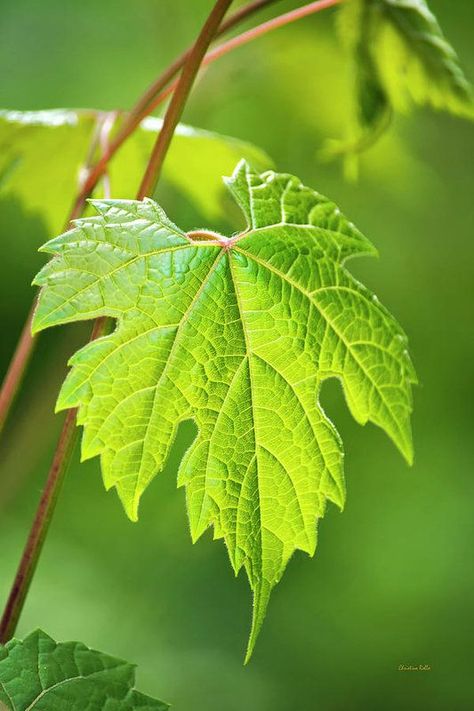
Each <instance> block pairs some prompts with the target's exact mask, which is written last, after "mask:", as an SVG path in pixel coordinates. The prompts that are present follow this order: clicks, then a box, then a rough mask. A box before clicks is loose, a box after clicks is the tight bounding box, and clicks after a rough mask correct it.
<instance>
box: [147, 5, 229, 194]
mask: <svg viewBox="0 0 474 711" xmlns="http://www.w3.org/2000/svg"><path fill="white" fill-rule="evenodd" d="M231 3H232V0H217V2H216V4H215V5H214V7H213V9H212V11H211V14H210V15H209V17H208V19H207V20H206V22H205V23H204V26H203V28H202V30H201V32H200V33H199V36H198V38H197V40H196V42H195V44H194V46H193V48H192V49H191V51H190V52H189V54H188V56H187V58H186V61H185V62H184V65H183V69H182V72H181V74H180V77H179V79H178V81H177V83H176V87H175V90H174V92H173V97H172V99H171V102H170V104H169V106H168V108H167V110H166V113H165V117H164V120H163V126H162V128H161V131H160V132H159V134H158V138H157V139H156V143H155V146H154V148H153V151H152V154H151V157H150V160H149V162H148V166H147V168H146V170H145V175H144V176H143V180H142V182H141V185H140V188H139V190H138V194H137V199H138V200H142V199H143V198H144V197H146V196H147V195H152V194H153V192H154V190H155V187H156V184H157V182H158V179H159V177H160V174H161V169H162V166H163V162H164V160H165V157H166V154H167V152H168V149H169V146H170V143H171V139H172V138H173V134H174V131H175V128H176V126H177V125H178V121H179V119H180V118H181V115H182V113H183V109H184V107H185V105H186V101H187V99H188V96H189V94H190V92H191V89H192V87H193V84H194V81H195V79H196V76H197V73H198V71H199V68H200V66H201V64H202V60H203V59H204V55H205V54H206V52H207V49H208V47H209V45H210V44H211V42H212V40H213V39H214V37H215V34H216V32H217V30H218V29H219V25H220V24H221V21H222V18H223V17H224V15H225V13H226V12H227V10H228V9H229V7H230V5H231Z"/></svg>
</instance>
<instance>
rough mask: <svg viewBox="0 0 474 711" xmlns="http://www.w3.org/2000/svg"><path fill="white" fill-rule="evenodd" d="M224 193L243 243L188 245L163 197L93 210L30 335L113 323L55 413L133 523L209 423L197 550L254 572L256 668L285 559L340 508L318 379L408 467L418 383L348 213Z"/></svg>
mask: <svg viewBox="0 0 474 711" xmlns="http://www.w3.org/2000/svg"><path fill="white" fill-rule="evenodd" d="M226 182H227V185H228V187H229V189H230V191H231V193H232V195H233V196H234V198H235V199H236V201H237V202H238V204H239V205H240V207H241V209H242V210H243V212H244V214H245V217H246V219H247V223H248V226H247V229H246V230H245V231H244V232H243V233H241V234H238V235H235V236H234V237H231V238H226V237H223V236H220V235H216V234H215V233H209V234H207V235H203V234H200V233H198V234H196V235H195V238H193V237H192V235H191V236H189V235H187V234H186V233H184V232H182V231H181V230H180V229H179V228H178V227H176V225H174V224H173V223H172V222H170V220H169V219H168V218H167V216H166V215H165V213H164V212H163V210H162V209H161V208H160V207H159V206H158V205H157V204H156V203H155V202H153V201H152V200H145V201H143V202H137V201H133V200H123V201H116V200H109V201H93V203H92V204H93V205H94V207H95V209H96V210H97V212H98V216H97V217H94V218H87V219H82V220H78V221H76V223H75V227H74V229H72V230H70V231H69V232H67V233H66V234H64V235H61V236H60V237H58V238H56V239H54V240H51V241H50V242H48V243H47V244H46V245H45V246H44V247H43V250H44V251H45V252H47V253H49V254H52V255H54V258H53V259H52V260H51V261H50V262H49V263H48V264H47V265H46V266H45V267H44V268H43V269H42V271H41V272H40V273H39V274H38V276H37V277H36V279H35V283H36V284H38V285H40V286H41V287H42V290H41V294H40V301H39V306H38V310H37V312H36V315H35V318H34V330H35V331H38V330H40V329H43V328H46V327H48V326H53V325H55V324H60V323H67V322H70V321H77V320H83V319H91V318H96V317H98V316H104V315H105V316H111V317H112V318H114V319H116V320H117V328H116V330H115V331H114V333H112V334H111V335H109V336H107V337H105V338H101V339H99V340H97V341H94V342H92V343H90V344H89V345H87V346H86V347H85V348H83V349H81V350H80V351H79V352H78V353H76V354H75V355H74V356H73V358H72V359H71V365H72V370H71V372H70V374H69V376H68V377H67V379H66V381H65V383H64V386H63V388H62V390H61V393H60V396H59V401H58V409H59V410H61V409H65V408H70V407H76V406H77V407H79V416H78V421H79V423H80V424H82V425H84V437H83V442H82V456H83V458H84V459H86V458H89V457H93V456H95V455H100V456H101V463H102V471H103V476H104V482H105V486H106V487H107V488H110V487H115V488H116V489H117V491H118V494H119V496H120V498H121V500H122V502H123V504H124V507H125V510H126V512H127V513H128V515H129V517H130V518H131V519H132V520H135V519H136V518H137V512H138V504H139V501H140V497H141V495H142V493H143V491H144V490H145V489H146V487H147V486H148V484H149V483H150V481H151V480H152V479H153V477H154V476H156V474H157V473H158V472H159V471H160V469H161V468H162V467H163V464H164V462H165V460H166V457H167V455H168V452H169V449H170V446H171V443H172V441H173V438H174V436H175V432H176V428H177V425H178V423H179V422H181V421H183V420H186V419H190V418H193V419H194V420H195V421H196V424H197V426H198V428H199V435H198V437H197V439H196V441H195V442H194V444H193V446H192V447H191V449H190V450H189V451H188V453H187V455H186V456H185V458H184V460H183V462H182V463H181V467H180V471H179V484H180V485H184V486H186V493H187V503H188V512H189V519H190V524H191V533H192V537H193V539H194V540H196V539H197V538H198V537H199V536H200V535H201V534H202V533H203V531H205V530H206V528H207V527H208V526H210V525H212V526H213V527H214V533H215V537H216V538H224V540H225V542H226V544H227V547H228V550H229V556H230V560H231V563H232V565H233V567H234V570H235V572H236V573H237V572H238V571H239V570H240V568H241V567H242V566H243V567H244V568H245V570H246V572H247V575H248V578H249V581H250V585H251V588H252V590H253V592H254V613H253V624H252V632H251V637H250V642H249V650H248V654H250V653H251V650H252V648H253V645H254V643H255V639H256V636H257V633H258V630H259V628H260V626H261V623H262V620H263V617H264V614H265V608H266V605H267V602H268V598H269V595H270V591H271V589H272V587H273V586H274V585H275V584H276V583H277V582H278V580H279V579H280V578H281V576H282V574H283V571H284V569H285V566H286V564H287V562H288V560H289V558H290V556H291V555H292V553H293V552H294V550H295V549H300V550H303V551H306V552H307V553H309V554H310V555H312V554H313V553H314V550H315V546H316V520H317V519H318V518H319V517H321V516H322V515H323V513H324V508H325V503H326V500H327V499H329V500H330V501H333V502H334V503H335V504H337V505H338V506H340V507H341V508H342V506H343V504H344V496H345V489H344V479H343V467H342V464H343V451H342V444H341V441H340V438H339V436H338V434H337V432H336V429H335V428H334V426H333V424H332V423H331V422H330V421H329V419H328V418H327V417H326V415H325V414H324V412H323V410H322V408H321V405H320V403H319V400H318V393H319V390H320V386H321V382H322V381H323V380H324V379H325V378H330V377H336V378H339V379H340V380H341V382H342V385H343V388H344V392H345V395H346V399H347V402H348V405H349V408H350V410H351V412H352V414H353V415H354V417H355V418H356V420H357V421H358V422H360V423H361V424H364V423H366V422H367V421H368V420H370V421H372V422H374V423H375V424H377V425H379V426H380V427H382V428H383V429H384V430H385V431H386V432H387V434H388V435H389V436H390V437H391V438H392V439H393V441H394V442H395V444H396V445H397V446H398V448H399V449H400V450H401V452H402V453H403V454H404V456H405V457H406V458H407V459H408V460H409V461H410V460H411V458H412V442H411V432H410V422H409V417H410V412H411V407H412V400H411V383H413V382H414V381H415V376H414V372H413V368H412V366H411V363H410V360H409V357H408V355H407V351H406V338H405V336H404V334H403V332H402V330H401V329H400V327H399V326H398V324H397V323H396V321H395V320H394V319H393V318H392V316H390V314H389V313H388V312H387V311H386V310H385V309H384V308H383V307H382V306H381V305H380V303H379V302H378V300H377V298H376V297H375V296H374V295H373V294H371V293H370V292H369V291H368V290H367V289H366V288H365V287H363V286H362V284H360V283H359V282H357V281H356V280H355V279H354V278H353V277H352V276H351V274H350V273H349V272H348V271H347V269H346V267H345V262H346V261H347V260H348V259H349V258H351V257H355V256H359V255H364V254H374V253H375V249H374V248H373V246H372V245H371V244H370V242H368V240H367V239H366V238H365V237H364V236H363V235H362V234H361V233H360V232H359V231H358V230H357V229H356V228H355V227H354V225H352V223H350V222H348V221H347V219H346V218H345V217H344V216H343V215H342V214H341V213H340V212H339V210H338V208H337V207H336V206H335V204H334V203H332V202H330V201H329V200H327V199H326V198H325V197H323V196H322V195H320V194H319V193H317V192H316V191H314V190H311V189H310V188H307V187H305V186H303V185H302V184H301V183H300V181H299V180H298V179H297V178H295V177H293V176H290V175H284V174H276V173H273V172H267V173H263V174H262V175H258V174H257V173H255V172H253V171H252V170H251V169H250V168H249V166H248V165H247V164H246V163H245V162H241V163H240V164H239V165H238V166H237V168H236V170H235V172H234V174H233V176H232V178H230V179H227V181H226ZM206 236H207V237H208V239H203V237H206Z"/></svg>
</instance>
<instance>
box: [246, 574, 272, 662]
mask: <svg viewBox="0 0 474 711" xmlns="http://www.w3.org/2000/svg"><path fill="white" fill-rule="evenodd" d="M270 592H271V585H270V583H269V582H268V581H266V580H259V581H258V582H257V583H256V584H255V586H254V588H253V609H252V626H251V628H250V635H249V641H248V644H247V651H246V653H245V658H244V664H248V663H249V661H250V659H251V657H252V654H253V651H254V649H255V643H256V641H257V639H258V635H259V634H260V630H261V628H262V624H263V620H264V619H265V613H266V611H267V606H268V601H269V599H270Z"/></svg>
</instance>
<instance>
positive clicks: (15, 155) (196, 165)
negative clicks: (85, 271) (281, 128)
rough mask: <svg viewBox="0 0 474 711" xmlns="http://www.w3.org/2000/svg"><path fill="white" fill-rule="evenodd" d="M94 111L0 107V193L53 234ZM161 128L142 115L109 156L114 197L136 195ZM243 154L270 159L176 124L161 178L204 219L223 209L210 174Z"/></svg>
mask: <svg viewBox="0 0 474 711" xmlns="http://www.w3.org/2000/svg"><path fill="white" fill-rule="evenodd" d="M99 115H100V112H96V111H92V110H90V111H89V110H70V109H54V110H50V111H0V198H1V197H6V198H8V199H16V200H19V201H20V203H22V204H23V205H24V206H25V208H26V209H28V210H30V211H32V212H36V213H38V214H39V215H40V216H41V217H42V218H43V219H44V221H45V223H46V226H47V229H48V230H49V231H50V232H51V234H57V233H58V232H59V231H60V230H61V229H62V228H63V225H64V223H65V221H66V217H67V213H68V212H69V210H70V208H71V205H72V203H73V200H74V196H75V194H76V192H77V189H78V185H79V177H80V172H81V167H82V166H83V165H84V163H85V161H86V158H87V154H88V152H89V148H90V145H91V141H92V137H93V135H94V132H95V126H96V122H97V117H98V116H99ZM161 125H162V121H161V119H158V118H153V117H149V118H147V119H145V120H144V121H143V122H142V124H141V128H140V129H139V130H138V131H136V132H135V133H134V134H133V135H132V136H131V137H130V138H129V139H128V140H127V141H126V143H125V144H124V145H123V146H122V147H121V149H120V150H119V152H118V153H117V154H116V156H115V157H114V159H113V160H112V161H111V163H110V170H109V173H110V182H111V188H112V195H113V196H114V197H117V198H122V197H129V196H130V195H134V194H135V193H136V191H137V188H138V186H139V184H140V179H141V177H142V175H143V172H144V170H145V167H146V164H147V162H148V159H149V157H150V153H151V150H152V147H153V144H154V141H155V139H156V134H157V132H158V131H159V130H160V129H161ZM241 156H244V157H245V158H247V160H249V161H250V162H251V163H252V164H253V165H254V166H255V167H256V168H257V169H264V168H268V167H270V165H271V161H270V159H269V158H268V156H266V155H265V153H264V152H263V151H261V150H260V149H258V148H256V147H255V146H253V145H251V144H249V143H246V142H244V141H239V140H237V139H235V138H229V137H228V136H222V135H219V134H217V133H211V132H209V131H202V130H200V129H196V128H192V127H190V126H185V125H183V124H180V125H179V126H178V128H177V130H176V134H175V137H174V139H173V142H172V144H171V148H170V152H169V154H168V157H167V160H166V163H165V166H164V175H163V177H164V179H165V180H167V181H168V182H169V183H171V184H173V185H175V186H176V187H177V188H178V189H180V190H181V191H183V192H184V193H185V194H186V195H187V196H188V197H189V198H190V199H191V200H192V201H193V202H194V204H195V205H196V207H197V208H198V210H200V211H201V212H202V213H203V215H204V216H207V217H208V218H215V217H217V216H219V215H221V214H223V212H224V207H223V204H222V200H221V198H222V185H221V183H220V181H218V180H216V178H215V172H214V171H215V170H216V169H217V170H219V171H222V172H219V173H218V175H221V174H222V173H226V172H228V171H231V170H232V169H233V167H234V165H235V163H236V162H237V160H239V158H240V157H241ZM32 239H34V235H32Z"/></svg>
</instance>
